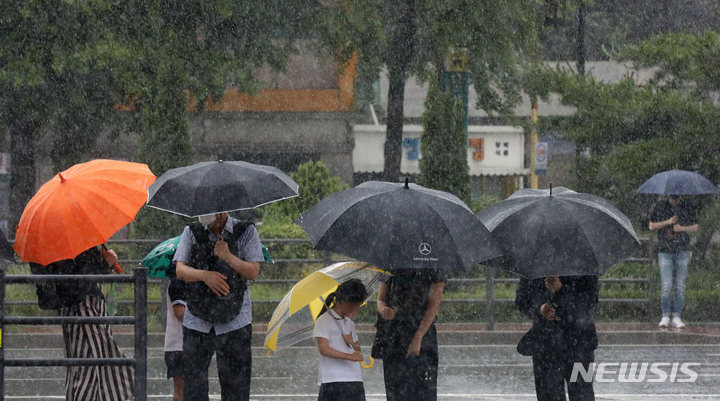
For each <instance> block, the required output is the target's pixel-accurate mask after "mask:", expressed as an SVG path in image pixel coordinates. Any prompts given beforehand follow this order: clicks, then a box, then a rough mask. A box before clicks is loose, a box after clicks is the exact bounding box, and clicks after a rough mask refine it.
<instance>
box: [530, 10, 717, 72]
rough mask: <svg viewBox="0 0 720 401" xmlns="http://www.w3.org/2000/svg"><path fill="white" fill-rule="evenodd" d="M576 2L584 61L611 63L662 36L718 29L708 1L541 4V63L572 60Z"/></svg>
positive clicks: (576, 16)
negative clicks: (582, 29)
mask: <svg viewBox="0 0 720 401" xmlns="http://www.w3.org/2000/svg"><path fill="white" fill-rule="evenodd" d="M580 3H584V5H585V8H584V10H585V16H584V19H585V46H586V54H587V58H588V60H608V59H611V58H612V57H613V53H614V51H615V50H617V49H623V48H625V47H626V46H627V45H629V44H633V43H637V42H639V41H642V40H646V39H648V38H649V37H653V36H655V35H658V34H661V33H669V32H686V33H690V34H702V33H703V32H705V31H707V30H708V29H713V28H715V27H717V26H718V13H717V2H715V1H712V0H687V1H654V0H544V6H543V29H542V30H541V32H540V35H539V38H540V41H541V43H542V45H543V46H542V47H543V52H542V57H543V58H544V59H546V60H557V61H560V60H574V59H575V57H576V54H575V52H576V50H577V49H576V47H575V44H576V43H577V34H578V6H579V4H580Z"/></svg>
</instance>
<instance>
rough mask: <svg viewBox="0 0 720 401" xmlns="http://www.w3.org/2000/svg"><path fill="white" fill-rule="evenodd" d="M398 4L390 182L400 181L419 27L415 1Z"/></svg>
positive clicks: (388, 145)
mask: <svg viewBox="0 0 720 401" xmlns="http://www.w3.org/2000/svg"><path fill="white" fill-rule="evenodd" d="M396 7H397V9H398V10H399V11H400V14H399V16H398V19H397V20H396V21H394V24H393V27H392V28H390V35H389V36H388V38H389V42H388V44H389V46H388V49H387V66H388V79H389V88H388V111H387V131H386V138H385V149H384V152H385V165H384V166H383V171H384V174H383V179H384V180H385V181H389V182H398V181H400V161H401V160H402V133H403V118H404V115H405V113H404V106H405V105H404V102H405V78H406V72H407V67H408V65H409V64H410V60H411V59H412V57H413V53H414V49H415V30H416V22H415V1H414V0H405V2H403V3H402V4H399V5H397V6H396Z"/></svg>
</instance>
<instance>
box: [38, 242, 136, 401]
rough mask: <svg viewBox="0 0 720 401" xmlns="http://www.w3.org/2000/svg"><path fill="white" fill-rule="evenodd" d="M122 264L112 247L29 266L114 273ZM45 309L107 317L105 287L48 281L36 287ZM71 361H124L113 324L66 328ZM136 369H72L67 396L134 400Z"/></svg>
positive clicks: (72, 400) (71, 399) (73, 400)
mask: <svg viewBox="0 0 720 401" xmlns="http://www.w3.org/2000/svg"><path fill="white" fill-rule="evenodd" d="M117 261H118V257H117V255H116V254H115V252H114V251H113V250H111V249H103V250H100V249H98V248H97V247H92V248H90V249H88V250H86V251H84V252H82V253H81V254H79V255H78V256H76V257H75V258H74V259H65V260H60V261H57V262H53V263H50V264H48V265H47V266H42V265H40V264H37V263H30V269H31V272H32V273H33V274H110V273H111V272H112V270H113V268H112V267H111V266H114V265H115V264H116V263H117ZM36 292H37V296H38V305H39V306H40V309H45V310H57V311H58V314H59V315H60V316H76V317H90V316H107V306H106V304H105V296H104V295H103V293H102V289H101V288H100V284H98V283H96V282H91V281H79V280H77V281H74V280H68V281H59V282H45V283H38V284H37V285H36ZM62 332H63V341H64V343H65V357H66V358H124V357H125V356H124V355H123V353H122V352H121V351H120V349H119V348H118V346H117V343H116V342H115V339H114V338H113V335H112V330H111V329H110V325H108V324H63V325H62ZM134 376H135V375H134V369H133V367H131V366H68V368H67V371H66V374H65V393H66V400H68V401H89V400H93V401H111V400H112V401H115V400H123V401H125V400H130V399H132V397H133V385H134V383H135V380H134Z"/></svg>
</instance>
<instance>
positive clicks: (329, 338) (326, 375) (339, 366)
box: [313, 279, 368, 401]
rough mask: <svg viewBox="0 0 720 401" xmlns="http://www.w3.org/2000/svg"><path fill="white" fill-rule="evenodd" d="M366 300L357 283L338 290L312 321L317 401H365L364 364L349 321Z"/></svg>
mask: <svg viewBox="0 0 720 401" xmlns="http://www.w3.org/2000/svg"><path fill="white" fill-rule="evenodd" d="M367 297H368V293H367V289H366V288H365V286H364V285H363V283H362V281H361V280H359V279H350V280H347V281H345V282H343V283H342V284H340V285H339V286H338V288H337V289H336V290H335V292H332V293H330V295H328V297H327V299H326V300H325V307H323V309H322V312H320V315H319V316H318V318H317V319H316V320H315V327H314V329H313V337H314V338H315V343H316V344H317V347H318V351H319V352H320V357H319V360H318V385H319V386H320V394H319V395H318V401H336V400H344V401H365V387H364V386H363V377H362V370H361V369H360V362H362V361H363V356H362V353H361V352H360V344H359V343H358V336H357V332H355V323H353V321H352V317H354V316H355V315H357V314H358V312H360V307H361V306H362V304H363V303H364V302H365V300H366V299H367Z"/></svg>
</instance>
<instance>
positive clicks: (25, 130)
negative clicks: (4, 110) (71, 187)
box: [7, 114, 38, 236]
mask: <svg viewBox="0 0 720 401" xmlns="http://www.w3.org/2000/svg"><path fill="white" fill-rule="evenodd" d="M10 118H11V119H10V123H9V125H8V128H9V130H10V199H9V206H10V221H9V222H8V224H9V227H8V233H7V234H8V235H13V236H14V233H15V227H16V226H17V224H18V222H19V221H20V216H22V212H23V210H25V205H27V203H28V201H30V198H32V196H33V194H34V193H35V131H36V130H37V129H38V124H37V123H35V122H32V121H28V120H26V119H25V118H23V116H22V115H18V114H14V115H12V116H11V117H10Z"/></svg>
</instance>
